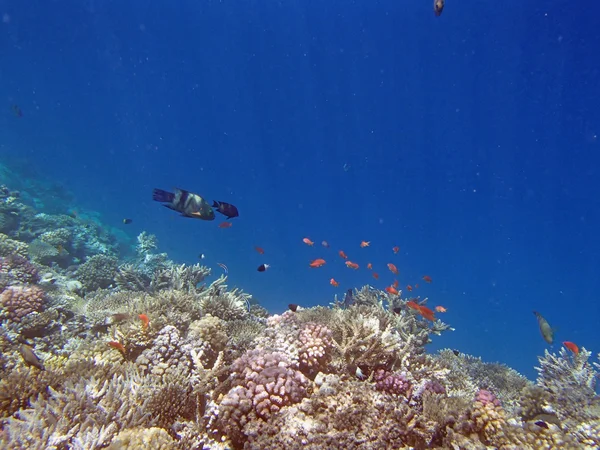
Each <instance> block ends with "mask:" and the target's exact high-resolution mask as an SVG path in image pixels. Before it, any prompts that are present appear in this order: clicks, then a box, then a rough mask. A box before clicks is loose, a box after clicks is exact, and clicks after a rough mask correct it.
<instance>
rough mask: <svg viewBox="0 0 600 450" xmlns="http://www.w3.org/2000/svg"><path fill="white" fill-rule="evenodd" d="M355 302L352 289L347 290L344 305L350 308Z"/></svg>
mask: <svg viewBox="0 0 600 450" xmlns="http://www.w3.org/2000/svg"><path fill="white" fill-rule="evenodd" d="M352 303H354V297H352V289H348V290H347V291H346V295H344V307H346V308H348V307H349V306H350V305H352Z"/></svg>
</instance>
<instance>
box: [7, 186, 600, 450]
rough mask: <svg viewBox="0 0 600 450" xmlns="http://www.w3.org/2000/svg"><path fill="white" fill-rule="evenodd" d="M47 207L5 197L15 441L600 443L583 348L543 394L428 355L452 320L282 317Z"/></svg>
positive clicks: (141, 241) (502, 370)
mask: <svg viewBox="0 0 600 450" xmlns="http://www.w3.org/2000/svg"><path fill="white" fill-rule="evenodd" d="M48 189H50V190H49V191H48V192H55V191H54V190H53V189H54V188H48ZM45 198H46V197H44V198H35V197H34V196H32V195H30V194H28V193H27V192H24V193H17V192H15V191H12V190H10V189H8V188H6V187H0V231H2V233H3V234H0V320H1V323H0V325H1V326H0V446H1V447H2V448H11V449H48V448H64V449H67V448H69V449H100V448H109V449H122V448H125V449H128V448H130V449H137V448H156V449H192V448H197V449H208V448H213V449H225V448H229V449H242V448H248V449H252V448H269V449H293V448H303V449H323V448H345V449H364V448H369V449H388V448H414V449H427V448H437V449H486V448H499V449H540V448H568V449H592V448H599V447H600V401H599V398H598V396H597V395H596V393H595V392H596V391H595V390H596V382H597V379H598V371H599V370H600V364H599V363H598V362H592V361H590V357H591V352H589V351H588V350H586V349H581V350H580V352H579V354H577V355H573V354H570V353H567V351H566V350H564V349H562V350H561V351H560V352H559V353H558V354H551V353H548V352H546V354H545V355H544V356H543V357H541V358H540V361H539V368H538V372H539V376H538V379H537V381H536V383H535V384H534V383H532V382H530V381H528V380H527V379H525V378H524V377H522V376H521V375H519V374H518V373H517V372H515V371H514V370H512V369H510V368H508V367H506V366H504V365H502V364H497V363H486V362H483V361H482V360H481V359H480V358H476V357H473V356H469V355H464V354H457V353H456V352H453V351H451V350H442V351H440V352H438V353H437V354H429V353H428V352H427V351H426V345H427V344H428V343H429V342H431V340H432V338H433V337H434V336H436V335H439V334H441V333H444V332H447V331H451V330H452V328H451V327H450V326H449V325H448V324H445V323H443V322H442V321H440V320H435V321H429V320H426V319H424V318H423V317H421V316H420V315H419V314H418V313H417V312H416V311H415V310H414V309H411V308H410V307H409V306H408V302H409V299H408V298H404V297H402V294H401V293H400V295H391V294H388V293H386V292H384V291H380V290H378V289H375V288H373V287H371V286H364V287H362V288H360V289H356V290H354V291H353V296H352V297H353V301H352V302H350V304H348V302H341V301H338V299H337V298H336V299H334V302H333V303H332V305H330V306H328V307H325V306H318V307H314V308H304V309H303V308H298V309H297V310H296V311H295V312H292V311H286V312H285V313H283V314H280V315H270V314H269V313H268V312H267V311H266V310H265V309H264V308H263V307H261V306H260V305H259V304H258V302H256V301H255V300H254V299H252V297H251V296H250V295H249V294H247V293H245V292H243V291H242V290H240V289H238V288H229V287H228V285H227V282H228V279H227V277H226V276H221V277H219V278H217V279H213V280H212V281H211V282H207V281H206V280H207V278H208V277H209V276H210V274H211V270H210V268H208V267H205V266H201V265H199V264H195V265H185V264H182V265H180V264H176V263H174V262H173V261H170V260H169V259H168V256H167V255H166V254H165V253H159V247H158V240H157V238H156V236H153V235H151V234H149V233H147V232H143V233H141V234H140V235H139V236H138V237H137V240H136V241H135V245H134V246H131V248H125V249H123V247H122V245H121V244H122V242H119V240H118V239H116V237H115V235H114V234H113V233H111V232H109V231H107V230H106V229H105V227H103V226H102V225H101V223H100V221H99V219H98V217H97V216H95V215H93V214H91V213H90V214H88V215H85V216H83V215H81V214H70V215H67V214H62V213H60V211H58V212H57V213H56V214H50V213H48V212H45V213H42V212H39V211H38V210H37V209H36V205H40V204H43V203H44V199H45ZM45 201H46V202H48V201H49V200H47V199H46V200H45ZM131 242H134V241H133V240H132V241H131ZM131 242H130V243H131ZM119 250H123V252H122V254H119ZM411 300H413V301H415V302H417V303H418V304H420V305H425V304H426V303H427V302H428V299H423V298H416V299H411ZM413 306H414V305H413Z"/></svg>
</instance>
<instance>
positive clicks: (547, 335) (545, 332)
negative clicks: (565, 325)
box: [533, 311, 554, 344]
mask: <svg viewBox="0 0 600 450" xmlns="http://www.w3.org/2000/svg"><path fill="white" fill-rule="evenodd" d="M533 314H535V317H537V321H538V325H539V326H540V333H542V337H543V338H544V340H545V341H546V342H547V343H548V344H552V342H554V330H553V329H552V327H550V324H549V323H548V321H547V320H546V319H544V318H543V317H542V315H541V314H540V313H539V312H537V311H534V312H533Z"/></svg>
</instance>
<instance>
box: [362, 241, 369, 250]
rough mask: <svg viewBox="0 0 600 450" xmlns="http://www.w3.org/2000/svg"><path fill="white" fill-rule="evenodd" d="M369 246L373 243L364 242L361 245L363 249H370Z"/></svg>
mask: <svg viewBox="0 0 600 450" xmlns="http://www.w3.org/2000/svg"><path fill="white" fill-rule="evenodd" d="M369 245H371V241H362V242H361V243H360V246H361V248H365V247H368V246H369Z"/></svg>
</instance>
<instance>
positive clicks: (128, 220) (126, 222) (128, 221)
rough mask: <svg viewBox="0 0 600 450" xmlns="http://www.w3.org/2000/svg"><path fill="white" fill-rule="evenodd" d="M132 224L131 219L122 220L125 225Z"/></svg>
mask: <svg viewBox="0 0 600 450" xmlns="http://www.w3.org/2000/svg"><path fill="white" fill-rule="evenodd" d="M132 222H133V219H123V223H124V224H125V225H129V224H130V223H132Z"/></svg>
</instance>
